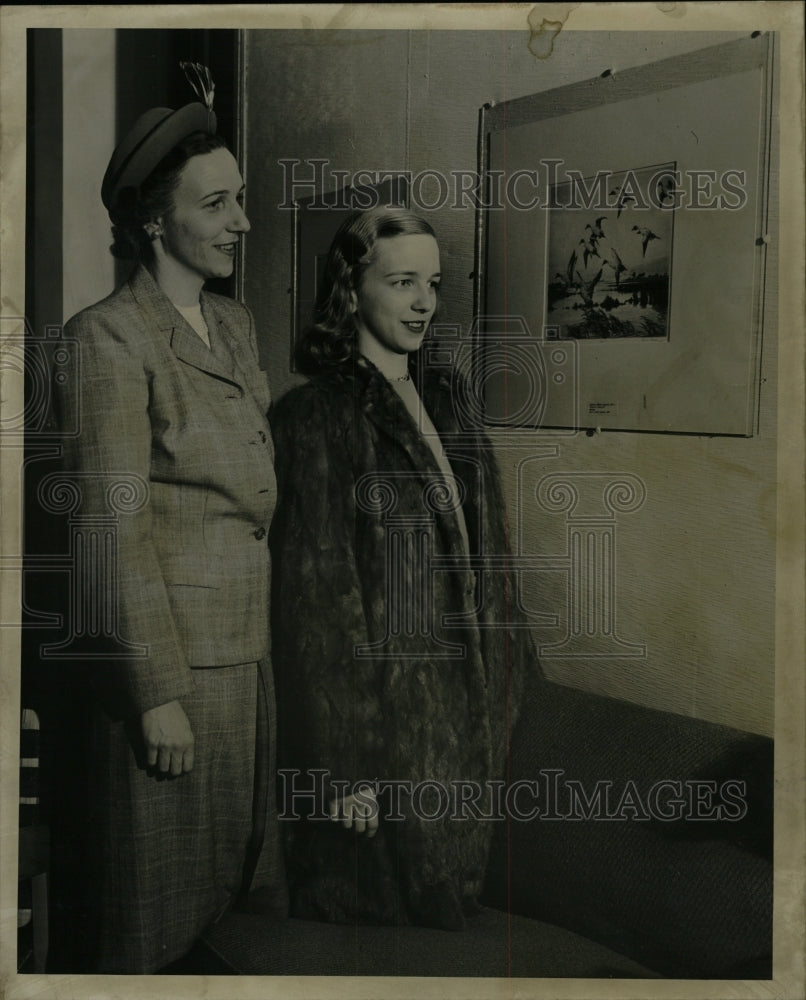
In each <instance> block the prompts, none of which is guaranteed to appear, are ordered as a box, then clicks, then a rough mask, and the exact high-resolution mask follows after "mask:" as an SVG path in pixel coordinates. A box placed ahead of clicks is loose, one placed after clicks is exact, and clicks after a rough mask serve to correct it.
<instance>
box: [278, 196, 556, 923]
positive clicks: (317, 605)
mask: <svg viewBox="0 0 806 1000" xmlns="http://www.w3.org/2000/svg"><path fill="white" fill-rule="evenodd" d="M439 277H440V263H439V248H438V245H437V241H436V238H435V236H434V233H433V230H432V229H431V227H430V226H429V225H428V224H427V223H426V222H424V221H422V220H421V219H419V218H417V217H416V216H413V215H411V214H410V213H408V212H406V211H403V210H400V209H374V210H372V211H369V212H365V213H359V214H357V215H355V216H352V217H351V218H350V219H348V220H347V222H346V223H345V224H344V225H343V226H342V228H341V229H340V230H339V232H338V233H337V235H336V237H335V238H334V241H333V244H332V246H331V250H330V254H329V258H328V263H327V270H326V276H325V281H324V285H323V287H322V289H321V290H320V294H319V298H318V301H317V310H316V321H315V325H314V327H313V328H312V329H311V330H310V331H309V332H308V334H307V335H306V337H305V338H304V340H303V342H302V344H301V347H300V350H299V352H298V366H299V368H300V370H301V371H303V372H304V373H305V374H307V375H310V376H311V378H310V381H309V382H308V383H307V384H306V385H304V386H301V387H299V388H297V389H295V390H292V391H291V392H290V393H288V394H287V395H286V396H285V397H284V399H282V400H281V401H280V403H279V404H278V405H277V406H276V408H275V411H274V413H273V418H272V427H273V431H274V435H275V444H276V453H277V455H278V459H277V464H276V474H277V480H278V506H277V511H276V514H275V518H274V521H273V524H272V530H271V547H272V561H273V571H274V578H273V595H274V600H273V624H272V634H273V638H272V645H273V659H274V665H275V672H276V679H277V685H278V717H279V739H280V743H281V747H282V749H281V751H280V753H281V794H282V801H283V808H284V812H283V818H284V819H285V820H286V822H285V824H284V826H285V831H286V834H287V838H286V839H287V846H288V863H289V864H288V868H289V878H290V883H291V884H290V888H291V894H292V912H293V913H294V914H295V915H296V916H298V917H308V918H315V919H324V920H330V921H337V922H351V921H355V920H359V921H370V922H380V923H416V924H425V925H431V926H439V927H444V928H460V927H462V926H463V925H464V921H465V917H466V916H467V915H468V914H472V913H473V912H475V910H476V908H477V903H476V897H477V896H478V894H479V892H480V890H481V888H482V881H483V877H484V871H485V865H486V858H487V852H488V848H489V843H490V839H491V836H492V832H493V823H494V817H495V816H497V817H498V818H499V819H501V815H500V808H499V806H500V798H501V786H503V779H505V777H506V774H505V772H506V763H507V746H508V739H509V734H510V732H511V730H512V727H513V726H514V724H515V721H516V718H517V715H518V705H519V701H520V695H521V691H522V688H523V683H524V678H525V674H526V673H527V672H528V671H529V670H537V669H539V668H538V667H537V663H536V660H535V657H534V655H533V650H532V646H531V641H530V639H529V632H528V629H526V628H524V622H523V620H522V616H521V615H520V613H519V611H518V607H517V600H516V596H515V592H514V588H513V580H512V579H511V576H510V574H509V573H508V571H507V568H506V558H505V556H506V553H507V539H506V527H505V513H504V510H505V505H504V500H503V497H502V494H501V488H500V484H499V477H498V471H497V468H496V463H495V458H494V455H493V452H492V449H491V446H490V443H489V441H488V440H487V439H486V438H485V436H484V434H483V433H482V432H481V431H475V432H470V433H468V432H467V431H466V429H465V428H464V427H463V426H462V423H463V422H462V421H460V419H459V417H460V413H459V412H458V402H457V400H458V398H460V397H459V396H457V393H456V392H455V389H456V385H457V384H458V382H457V380H458V374H457V373H456V372H452V371H450V370H447V371H446V370H439V369H435V368H428V367H427V366H426V365H425V364H424V363H423V359H422V358H421V357H420V356H419V355H421V354H422V353H423V352H420V350H419V349H420V347H421V345H422V343H423V340H424V338H425V335H426V332H427V329H428V326H429V323H430V321H431V318H432V317H433V314H434V310H435V307H436V301H437V288H438V285H439ZM465 423H466V422H465ZM519 626H520V627H519ZM497 803H498V805H497ZM485 817H486V818H485Z"/></svg>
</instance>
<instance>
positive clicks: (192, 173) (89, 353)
mask: <svg viewBox="0 0 806 1000" xmlns="http://www.w3.org/2000/svg"><path fill="white" fill-rule="evenodd" d="M215 127H216V123H215V116H214V114H213V113H212V110H211V109H210V108H209V107H205V106H204V105H202V104H200V103H194V104H190V105H187V106H186V107H184V108H182V109H180V110H179V111H176V112H174V111H171V110H169V109H165V108H154V109H152V110H151V111H149V112H146V114H144V115H143V116H142V117H141V118H140V119H139V120H138V121H137V122H136V123H135V125H134V127H133V128H132V130H131V131H130V132H129V133H128V135H127V136H126V137H125V138H124V139H123V141H122V142H121V143H120V145H119V146H118V148H117V149H116V150H115V153H114V154H113V156H112V159H111V161H110V164H109V167H108V169H107V172H106V176H105V178H104V183H103V189H102V198H103V201H104V204H105V205H106V207H107V208H108V210H109V213H110V217H111V219H112V222H113V224H114V227H113V232H114V236H115V244H114V246H113V248H112V250H113V253H115V254H116V255H118V256H125V257H134V258H136V260H137V261H138V263H137V266H136V267H135V270H134V272H133V274H132V276H131V278H130V279H129V281H128V282H126V284H125V285H123V286H122V287H121V288H119V289H118V290H117V291H116V292H114V293H113V294H112V295H110V296H109V297H108V298H106V299H104V300H103V301H102V302H99V303H97V304H96V305H94V306H91V307H90V308H89V309H86V310H84V311H83V312H81V313H79V314H78V315H77V316H75V317H73V319H72V320H71V321H70V322H69V323H68V325H67V328H66V332H67V335H68V337H70V338H73V339H75V340H77V341H78V343H79V351H78V359H77V362H76V364H77V365H78V366H79V368H78V372H77V377H76V378H74V379H70V378H68V379H67V380H66V381H65V382H64V384H63V385H61V386H60V385H56V387H55V391H56V403H57V407H58V411H59V412H60V413H61V417H62V419H63V420H64V426H66V427H72V426H77V427H79V428H80V433H79V434H78V435H77V436H76V437H74V438H68V437H66V438H65V443H64V449H63V453H64V459H65V470H66V472H67V474H68V476H74V477H75V481H76V484H77V486H78V488H79V489H80V492H81V496H82V502H81V510H80V513H81V514H82V515H91V516H96V517H104V516H106V517H109V515H110V514H111V513H113V512H112V511H110V509H109V506H108V504H109V498H110V496H111V495H112V494H111V492H110V491H111V490H114V489H115V486H116V484H117V485H118V486H120V487H122V488H124V489H126V490H128V491H129V495H130V497H131V498H132V501H131V503H130V504H129V507H130V508H131V509H130V510H129V511H127V512H125V513H119V515H118V518H117V523H116V537H117V544H116V551H114V550H113V551H112V552H111V553H110V552H107V553H105V556H104V557H103V558H102V561H103V559H106V560H107V563H106V565H105V566H104V567H103V569H102V571H101V572H98V573H96V574H95V575H94V576H92V578H88V579H87V580H86V582H85V584H84V586H85V590H86V602H85V605H84V611H85V613H93V612H94V613H96V614H99V615H102V616H103V617H104V620H107V621H112V622H113V625H114V627H113V628H112V629H111V630H109V629H107V630H106V633H107V634H106V635H105V637H104V641H105V642H106V647H105V646H104V645H103V644H102V643H101V640H99V645H98V648H97V650H96V651H94V652H93V659H94V662H95V664H96V665H95V666H94V668H93V675H94V681H95V687H96V693H97V695H98V698H97V702H96V704H97V706H98V713H97V720H96V725H94V727H93V736H92V747H91V753H90V761H91V768H92V776H91V780H92V787H93V792H94V802H95V815H94V816H93V817H92V819H91V823H90V831H91V837H90V842H91V844H92V857H91V859H90V863H91V868H92V871H93V872H94V873H97V879H96V882H95V884H94V892H93V900H94V903H95V905H94V907H93V909H94V910H95V912H96V913H97V916H98V924H99V928H98V933H99V943H98V959H97V965H96V968H97V971H102V972H113V973H137V972H139V973H152V972H155V971H157V970H159V969H161V968H162V967H164V966H166V965H167V964H169V963H171V962H173V961H175V960H177V959H179V958H181V957H182V956H183V955H184V954H185V953H186V952H187V951H188V950H189V949H190V948H191V946H192V945H193V943H194V941H195V939H196V938H197V937H198V935H199V934H200V932H201V931H202V930H203V929H204V928H205V926H206V925H207V924H209V923H210V922H211V921H213V920H214V919H215V918H216V917H217V915H218V914H220V913H221V912H222V911H223V910H224V909H225V908H226V907H227V906H229V905H230V904H231V903H232V901H233V900H234V899H235V898H236V897H237V896H238V895H239V894H242V893H245V892H247V891H248V890H249V889H250V888H254V887H255V886H257V885H263V886H268V885H271V884H272V882H273V881H274V880H277V882H278V884H279V875H278V864H279V862H278V861H277V858H276V855H274V854H273V853H272V848H273V846H274V843H275V838H273V837H271V836H270V835H268V834H267V835H266V836H265V837H263V830H264V829H265V827H266V824H267V822H269V821H270V817H269V807H268V806H267V800H268V798H269V796H268V793H267V786H268V773H269V766H270V751H269V746H270V744H269V735H271V736H272V737H273V689H272V686H271V677H270V672H269V670H268V664H267V660H266V658H267V655H268V582H267V581H268V578H269V554H268V541H267V532H268V527H269V522H270V520H271V516H272V511H273V507H274V501H275V492H276V491H275V481H274V473H273V465H272V460H273V453H272V443H271V437H270V430H269V425H268V423H267V416H266V414H267V411H268V408H269V387H268V380H267V376H266V374H265V372H263V371H261V370H260V366H259V361H258V353H257V345H256V338H255V329H254V324H253V321H252V317H251V314H250V313H249V311H248V310H247V309H246V308H245V307H244V306H243V305H241V304H239V303H237V302H235V301H233V300H231V299H228V298H225V297H222V296H218V295H213V294H210V293H207V292H204V291H203V290H202V289H203V285H204V283H205V281H207V280H208V279H211V278H226V277H228V276H229V275H230V274H231V273H232V269H233V265H234V260H235V256H236V253H237V248H238V244H239V241H240V239H241V237H242V236H243V234H245V233H246V232H248V230H249V222H248V220H247V218H246V215H245V214H244V211H243V207H242V199H243V181H242V179H241V175H240V173H239V170H238V166H237V164H236V162H235V160H234V158H233V156H232V154H231V153H230V152H229V150H228V149H227V148H226V146H225V144H224V142H223V141H222V140H221V139H220V137H219V136H218V135H217V134H216V133H215ZM73 385H76V386H77V387H78V389H77V392H74V391H71V386H73ZM98 580H100V581H101V583H100V584H98V583H97V581H98ZM106 580H109V581H111V582H110V584H106V583H105V582H104V581H106ZM105 648H106V649H107V650H108V655H105ZM121 650H123V652H121ZM256 746H257V747H258V757H259V758H260V764H259V766H258V768H257V771H256V763H255V762H256ZM262 837H263V840H264V850H263V851H262V852H261V851H260V844H261V838H262ZM279 905H280V906H281V908H282V893H280V904H279Z"/></svg>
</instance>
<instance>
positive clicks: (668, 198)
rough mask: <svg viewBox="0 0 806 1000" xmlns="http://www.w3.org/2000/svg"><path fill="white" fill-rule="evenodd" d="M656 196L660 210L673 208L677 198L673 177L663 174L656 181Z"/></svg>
mask: <svg viewBox="0 0 806 1000" xmlns="http://www.w3.org/2000/svg"><path fill="white" fill-rule="evenodd" d="M655 190H656V194H657V196H658V206H659V207H660V208H673V207H674V205H675V200H676V196H677V193H678V191H677V182H676V181H675V179H674V177H670V176H669V175H668V174H664V175H663V176H662V177H661V178H660V180H659V181H658V185H657V188H656V189H655Z"/></svg>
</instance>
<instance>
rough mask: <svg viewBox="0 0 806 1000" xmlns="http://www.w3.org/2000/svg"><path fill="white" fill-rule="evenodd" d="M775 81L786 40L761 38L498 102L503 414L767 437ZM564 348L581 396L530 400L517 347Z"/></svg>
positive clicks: (545, 421) (492, 414)
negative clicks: (764, 377) (760, 424)
mask: <svg viewBox="0 0 806 1000" xmlns="http://www.w3.org/2000/svg"><path fill="white" fill-rule="evenodd" d="M772 86H773V40H772V36H769V35H762V34H760V33H758V32H756V33H754V34H753V35H752V36H748V37H747V38H744V39H739V40H738V41H735V42H729V43H727V44H722V45H718V46H712V47H710V48H707V49H703V50H700V51H699V52H696V53H692V54H689V55H685V56H681V57H674V58H670V59H666V60H662V61H660V62H657V63H654V64H652V65H649V66H641V67H637V68H633V69H630V70H628V71H625V72H623V73H618V72H609V71H607V72H605V73H604V74H603V75H602V76H601V77H597V78H596V79H594V80H588V81H585V82H583V83H579V84H573V85H570V86H567V87H563V88H560V89H558V90H552V91H547V92H545V93H540V94H534V95H532V96H529V97H523V98H519V99H516V100H512V101H507V102H505V103H502V104H499V105H496V106H490V107H485V108H483V109H482V112H481V116H480V136H479V155H480V159H481V161H482V162H481V168H482V169H481V172H482V174H483V176H484V178H485V181H486V194H485V203H484V205H483V207H482V208H481V210H480V211H479V218H478V233H477V246H478V252H479V258H480V259H479V267H478V269H477V275H478V296H477V307H478V308H477V317H478V320H477V325H476V328H477V331H478V333H477V335H478V336H480V337H481V338H482V342H481V343H480V345H479V348H480V349H479V352H478V354H479V357H480V358H482V364H483V363H484V362H483V359H484V358H485V356H488V355H489V356H491V357H493V358H494V359H495V360H494V362H493V363H492V364H491V365H490V366H489V372H488V373H487V375H486V377H485V378H484V388H485V406H486V409H487V413H488V417H489V423H490V425H491V426H497V427H501V426H511V427H518V426H522V427H525V426H530V427H537V426H538V425H537V424H535V423H534V421H533V420H532V421H531V422H530V421H529V418H528V415H529V414H534V413H539V414H540V423H539V427H541V428H546V429H556V428H566V429H572V430H574V429H582V428H588V429H589V428H596V429H602V430H630V431H633V430H640V431H655V432H672V433H693V434H725V435H739V436H751V435H753V433H754V432H755V429H756V424H757V411H758V394H759V381H760V376H759V371H760V368H759V362H760V352H761V340H762V327H763V311H764V295H763V291H764V276H765V265H766V250H767V245H768V243H769V241H770V239H771V238H772V234H769V233H768V232H767V225H766V213H767V191H768V186H769V182H770V178H769V177H768V170H767V163H768V151H769V144H770V132H771V120H770V119H771V111H770V107H771V104H770V102H771V95H772ZM512 330H516V331H517V334H516V335H514V337H513V335H512V334H511V333H510V332H508V331H512ZM521 341H523V342H524V343H523V344H522V343H521ZM560 342H563V344H564V345H565V346H564V348H563V351H564V352H565V353H566V354H570V353H573V355H574V358H575V362H574V366H575V382H574V386H573V405H571V406H569V385H567V384H562V386H561V387H560V388H558V387H556V386H554V383H553V382H552V380H551V379H549V380H545V379H544V380H543V383H541V384H543V385H544V386H545V398H544V399H542V400H541V405H540V406H539V407H534V406H532V407H524V406H523V405H522V402H523V401H522V398H521V397H522V396H523V391H521V389H522V387H521V386H520V382H522V381H523V376H522V373H521V371H520V368H519V366H518V365H516V364H514V363H513V365H512V366H511V370H510V371H507V370H506V366H504V367H502V365H501V361H500V357H501V354H502V352H503V353H505V354H506V353H507V352H509V351H520V352H522V351H523V349H524V345H525V344H527V343H529V344H531V345H532V349H533V350H539V351H540V352H541V353H542V355H543V356H544V361H545V359H546V358H550V357H551V356H553V354H552V353H551V352H549V351H548V349H549V347H551V349H552V351H553V352H554V353H556V348H557V347H558V345H559V344H560ZM550 367H551V364H550V363H549V361H545V363H544V368H546V370H548V368H550ZM558 385H559V383H558ZM524 391H525V390H524ZM530 391H531V390H530ZM524 417H526V420H524Z"/></svg>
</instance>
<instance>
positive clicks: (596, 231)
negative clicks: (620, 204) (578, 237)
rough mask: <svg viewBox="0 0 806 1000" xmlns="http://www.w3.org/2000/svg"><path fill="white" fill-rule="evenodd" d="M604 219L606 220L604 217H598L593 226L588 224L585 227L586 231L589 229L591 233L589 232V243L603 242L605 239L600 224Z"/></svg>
mask: <svg viewBox="0 0 806 1000" xmlns="http://www.w3.org/2000/svg"><path fill="white" fill-rule="evenodd" d="M606 218H607V216H606V215H600V216H599V218H598V219H597V220H596V222H595V224H594V225H591V224H590V223H588V225H587V226H585V228H586V229H590V231H591V232H590V239H591V241H598V240H603V239H604V238H605V234H604V229H602V223H603V222H604V221H605V219H606Z"/></svg>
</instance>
